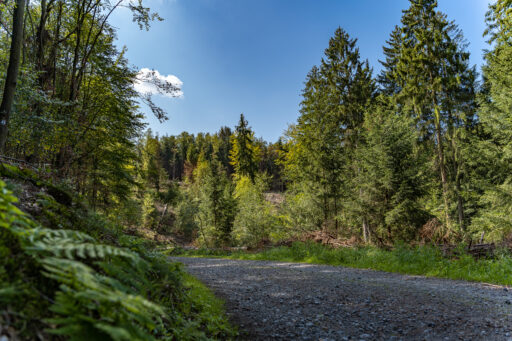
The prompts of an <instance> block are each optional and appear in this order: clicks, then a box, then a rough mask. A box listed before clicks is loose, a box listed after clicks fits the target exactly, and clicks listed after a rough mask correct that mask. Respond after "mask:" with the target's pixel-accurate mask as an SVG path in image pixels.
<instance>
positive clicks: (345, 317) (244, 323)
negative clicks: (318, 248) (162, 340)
mask: <svg viewBox="0 0 512 341" xmlns="http://www.w3.org/2000/svg"><path fill="white" fill-rule="evenodd" d="M172 259H173V260H174V261H178V262H181V263H184V264H185V265H186V268H187V271H188V272H189V273H191V274H192V275H194V276H196V277H197V278H199V279H200V280H202V281H203V282H204V283H205V284H206V285H208V286H209V287H210V288H211V289H212V290H213V291H214V292H215V293H216V294H217V296H219V297H221V298H222V299H224V300H225V301H226V310H227V312H228V314H229V315H230V317H231V319H232V321H233V322H234V323H236V324H238V325H239V326H240V329H241V330H242V331H243V333H242V336H241V338H242V339H249V340H512V305H511V301H512V291H508V290H507V288H505V287H502V286H495V285H486V284H479V283H469V282H463V281H453V280H445V279H436V278H425V277H420V276H405V275H400V274H392V273H385V272H380V271H372V270H360V269H350V268H344V267H334V266H327V265H312V264H300V263H284V262H269V261H240V260H227V259H208V258H184V257H174V258H172Z"/></svg>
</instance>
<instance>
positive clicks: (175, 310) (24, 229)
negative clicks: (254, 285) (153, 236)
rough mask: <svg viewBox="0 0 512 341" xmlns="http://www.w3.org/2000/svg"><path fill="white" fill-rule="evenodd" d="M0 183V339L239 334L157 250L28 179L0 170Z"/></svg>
mask: <svg viewBox="0 0 512 341" xmlns="http://www.w3.org/2000/svg"><path fill="white" fill-rule="evenodd" d="M0 176H1V177H2V178H3V179H4V180H5V181H6V182H7V183H6V182H4V181H2V180H0V217H1V218H2V219H1V221H0V236H1V238H0V255H1V257H0V301H1V303H2V304H1V308H0V313H1V315H0V328H1V330H0V331H1V332H2V333H3V335H6V336H8V337H10V338H12V339H13V340H15V339H35V338H37V337H41V338H43V339H94V340H107V339H112V340H135V339H137V340H157V339H158V340H160V339H169V340H170V339H179V340H198V339H207V338H214V339H219V338H220V339H229V338H234V337H235V336H236V335H237V331H236V329H234V327H232V326H231V325H230V324H229V322H228V320H227V318H226V316H225V315H224V311H223V308H222V303H221V302H220V301H219V300H218V299H216V298H215V297H214V296H213V294H212V293H210V292H209V290H208V289H207V288H206V287H204V285H202V284H200V283H199V282H198V281H197V280H195V279H194V278H192V277H191V276H190V275H187V274H185V273H184V272H183V269H182V267H181V266H180V265H179V264H177V263H171V262H170V261H169V260H168V258H167V256H165V255H164V254H163V253H162V252H160V251H158V248H159V245H158V244H156V243H154V242H153V241H148V240H146V239H143V238H140V237H137V236H133V235H129V234H126V231H124V229H123V227H122V226H120V225H117V224H114V223H112V222H110V221H108V220H107V219H105V218H104V217H102V216H101V215H98V214H96V213H94V212H91V211H90V210H89V208H88V207H87V205H86V203H84V202H83V201H82V200H81V199H79V198H78V197H76V196H74V195H73V194H72V192H70V191H69V190H66V189H65V188H63V187H61V186H56V185H54V184H52V183H51V182H47V181H45V180H42V179H40V178H39V177H37V175H36V174H35V173H34V172H31V171H29V170H26V169H25V170H20V169H19V168H17V167H13V166H9V165H5V164H0ZM13 191H14V192H18V193H20V194H21V196H23V198H24V200H23V202H21V203H19V202H18V200H17V199H16V197H15V196H14V195H13ZM16 204H18V205H19V206H20V207H21V208H22V209H24V210H26V211H28V212H30V216H29V215H28V214H26V213H24V212H22V211H21V210H20V209H19V208H18V207H16V206H15V205H16Z"/></svg>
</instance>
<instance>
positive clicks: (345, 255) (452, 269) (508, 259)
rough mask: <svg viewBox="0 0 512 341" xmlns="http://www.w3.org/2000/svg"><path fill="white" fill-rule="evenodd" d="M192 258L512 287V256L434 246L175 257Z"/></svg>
mask: <svg viewBox="0 0 512 341" xmlns="http://www.w3.org/2000/svg"><path fill="white" fill-rule="evenodd" d="M176 253H177V254H180V255H182V256H189V257H221V258H229V259H246V260H273V261H286V262H304V263H311V264H327V265H341V266H347V267H352V268H360V269H374V270H381V271H387V272H396V273H401V274H408V275H421V276H427V277H440V278H449V279H459V280H466V281H473V282H485V283H494V284H501V285H512V256H511V255H510V254H507V253H502V254H499V255H498V256H497V257H495V258H494V259H480V260H475V259H474V258H473V257H471V256H470V255H468V254H465V253H464V252H463V250H462V248H461V251H460V256H459V257H458V258H457V259H448V258H445V257H443V255H442V254H441V252H440V251H439V250H438V249H437V248H435V247H433V246H416V247H411V246H408V245H403V244H401V245H397V246H396V247H395V248H394V249H393V250H391V251H387V250H382V249H379V248H376V247H372V246H367V247H358V248H340V249H333V248H330V247H326V246H323V245H320V244H315V243H300V242H297V243H294V244H293V245H292V246H290V247H288V246H280V247H275V248H271V249H268V250H264V251H261V252H257V253H249V252H244V251H233V252H229V251H218V250H215V251H211V250H205V249H200V250H188V251H183V250H176V252H175V254H176Z"/></svg>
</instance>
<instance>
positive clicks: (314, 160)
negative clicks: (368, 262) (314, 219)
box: [286, 28, 375, 230]
mask: <svg viewBox="0 0 512 341" xmlns="http://www.w3.org/2000/svg"><path fill="white" fill-rule="evenodd" d="M356 42H357V40H356V39H351V38H350V37H349V35H348V34H347V33H346V32H345V31H344V30H343V29H341V28H338V29H337V30H336V32H335V34H334V37H332V38H331V39H330V41H329V46H328V48H327V49H326V50H325V56H324V58H323V59H322V61H321V64H320V66H319V67H316V66H315V67H313V69H312V70H311V71H310V72H309V74H308V76H307V79H306V83H305V88H304V90H303V93H302V96H303V101H302V103H301V109H300V113H301V115H300V117H299V119H298V123H297V126H295V127H294V128H293V129H292V131H291V137H292V138H293V139H294V142H293V145H292V147H291V150H290V153H289V156H288V160H287V161H286V164H287V170H288V174H289V176H290V177H293V178H295V180H296V181H304V182H306V183H308V184H309V185H308V187H309V188H310V190H311V191H312V192H316V193H317V194H316V197H317V200H316V201H317V203H318V204H319V205H321V207H322V211H323V215H324V217H323V220H324V222H323V225H324V226H330V225H333V227H334V228H335V229H336V230H337V229H338V227H339V219H338V215H339V212H340V206H341V200H342V197H344V194H343V193H345V192H346V191H345V190H346V185H347V183H348V181H349V179H350V177H351V176H353V174H355V173H356V172H357V170H355V169H353V168H352V163H351V161H352V160H353V157H354V150H355V149H356V148H357V146H358V144H359V142H360V132H361V126H362V123H363V120H364V112H365V110H366V108H367V107H368V105H369V103H370V102H371V100H372V98H373V95H374V92H375V84H374V82H373V80H372V70H371V69H370V67H369V65H368V61H364V62H363V61H361V60H360V56H359V50H358V48H356Z"/></svg>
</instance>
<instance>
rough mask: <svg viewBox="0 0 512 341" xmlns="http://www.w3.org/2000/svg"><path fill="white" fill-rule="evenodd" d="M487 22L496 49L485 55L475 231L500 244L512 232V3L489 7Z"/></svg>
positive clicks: (500, 1) (505, 0) (503, 0)
mask: <svg viewBox="0 0 512 341" xmlns="http://www.w3.org/2000/svg"><path fill="white" fill-rule="evenodd" d="M486 22H487V27H488V28H487V30H486V33H485V34H486V36H487V37H488V38H489V43H492V44H493V46H492V47H493V48H492V49H491V50H490V51H489V52H487V53H486V55H485V60H486V65H485V66H484V68H483V72H484V80H485V84H484V89H485V90H486V91H485V92H484V93H483V94H482V96H481V98H480V111H479V113H478V115H479V118H480V121H481V125H482V128H483V131H484V139H483V140H482V141H480V143H479V145H478V150H479V151H481V153H479V155H478V158H479V161H480V163H481V164H483V165H484V166H485V167H484V173H483V174H482V178H484V179H485V182H484V184H485V187H484V188H485V193H484V195H483V197H482V200H481V204H482V205H483V208H482V210H481V212H480V214H479V215H478V217H477V218H476V219H475V220H474V222H473V224H472V228H473V230H474V231H478V232H480V231H486V232H488V235H490V238H492V239H494V240H497V239H500V238H502V237H504V236H506V235H507V234H509V233H511V232H512V204H511V203H512V176H511V174H512V166H511V165H512V1H510V0H498V1H496V2H495V3H494V4H492V5H490V6H489V11H488V12H487V15H486ZM485 160H488V162H486V163H485V164H484V162H485Z"/></svg>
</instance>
